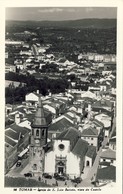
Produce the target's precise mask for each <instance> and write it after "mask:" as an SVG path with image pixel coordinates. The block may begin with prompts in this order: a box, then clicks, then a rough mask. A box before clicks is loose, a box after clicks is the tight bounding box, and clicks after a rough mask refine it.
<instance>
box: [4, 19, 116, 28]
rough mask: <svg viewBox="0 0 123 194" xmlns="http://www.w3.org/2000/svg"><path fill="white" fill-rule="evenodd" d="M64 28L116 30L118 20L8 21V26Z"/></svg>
mask: <svg viewBox="0 0 123 194" xmlns="http://www.w3.org/2000/svg"><path fill="white" fill-rule="evenodd" d="M25 25H26V26H28V27H29V26H34V27H63V28H100V29H101V28H102V29H106V28H115V27H116V19H92V18H90V19H80V20H67V21H9V20H8V21H6V26H7V27H11V26H25Z"/></svg>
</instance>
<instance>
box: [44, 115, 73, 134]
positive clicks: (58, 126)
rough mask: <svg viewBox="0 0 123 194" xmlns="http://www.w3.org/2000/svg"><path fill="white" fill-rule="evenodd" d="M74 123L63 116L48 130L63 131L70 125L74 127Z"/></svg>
mask: <svg viewBox="0 0 123 194" xmlns="http://www.w3.org/2000/svg"><path fill="white" fill-rule="evenodd" d="M72 126H73V124H72V123H71V122H69V121H68V120H67V119H66V118H62V119H61V120H59V121H57V122H56V123H53V124H51V125H50V126H49V128H48V131H61V132H62V131H63V130H65V129H68V128H69V127H72Z"/></svg>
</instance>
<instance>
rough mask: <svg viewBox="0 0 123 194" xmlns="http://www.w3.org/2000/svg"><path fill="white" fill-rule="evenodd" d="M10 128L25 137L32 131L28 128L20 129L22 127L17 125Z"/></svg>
mask: <svg viewBox="0 0 123 194" xmlns="http://www.w3.org/2000/svg"><path fill="white" fill-rule="evenodd" d="M9 128H11V129H13V130H14V131H16V132H17V133H21V134H22V135H25V134H26V133H28V132H30V129H28V128H26V127H20V126H18V125H16V124H15V123H14V124H12V125H10V126H9Z"/></svg>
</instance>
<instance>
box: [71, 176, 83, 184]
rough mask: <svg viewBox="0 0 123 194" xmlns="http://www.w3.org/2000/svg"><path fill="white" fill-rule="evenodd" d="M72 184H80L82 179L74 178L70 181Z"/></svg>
mask: <svg viewBox="0 0 123 194" xmlns="http://www.w3.org/2000/svg"><path fill="white" fill-rule="evenodd" d="M71 181H72V182H73V183H77V184H78V183H81V182H82V178H81V177H77V178H75V179H72V180H71Z"/></svg>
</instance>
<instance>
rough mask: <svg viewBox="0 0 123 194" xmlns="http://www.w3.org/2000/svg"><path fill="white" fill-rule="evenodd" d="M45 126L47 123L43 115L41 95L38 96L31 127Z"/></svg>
mask: <svg viewBox="0 0 123 194" xmlns="http://www.w3.org/2000/svg"><path fill="white" fill-rule="evenodd" d="M46 126H47V123H46V118H45V115H44V109H43V105H42V101H41V97H39V105H38V108H37V111H36V113H35V117H34V121H33V123H32V127H46Z"/></svg>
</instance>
